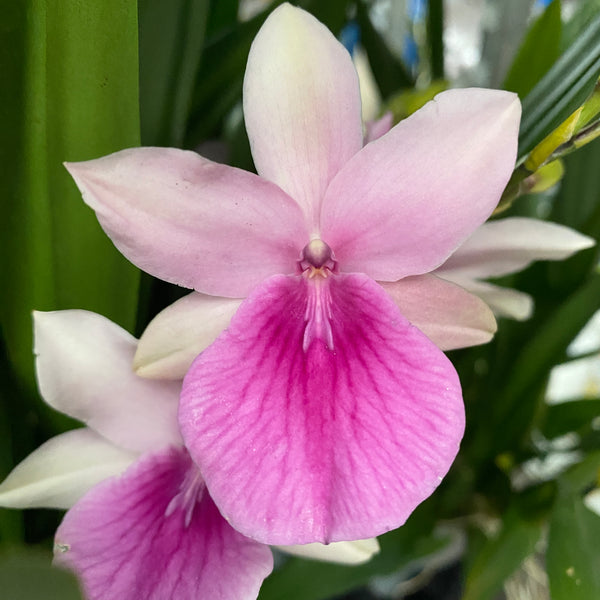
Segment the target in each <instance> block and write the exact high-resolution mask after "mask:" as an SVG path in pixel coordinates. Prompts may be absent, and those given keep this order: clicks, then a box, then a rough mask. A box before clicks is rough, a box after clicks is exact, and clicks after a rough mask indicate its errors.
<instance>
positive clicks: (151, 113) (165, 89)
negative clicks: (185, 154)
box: [139, 0, 208, 146]
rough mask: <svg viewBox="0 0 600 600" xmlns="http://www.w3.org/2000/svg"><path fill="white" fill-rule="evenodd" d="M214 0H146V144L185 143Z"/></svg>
mask: <svg viewBox="0 0 600 600" xmlns="http://www.w3.org/2000/svg"><path fill="white" fill-rule="evenodd" d="M207 15H208V0H174V1H171V2H164V1H163V0H140V2H139V18H140V24H139V29H140V110H141V130H142V143H143V144H144V145H151V146H181V145H182V143H183V138H184V134H185V127H186V124H187V119H188V116H189V110H190V104H191V99H192V91H193V87H194V82H195V80H196V74H197V71H198V67H199V64H200V57H201V54H202V48H203V42H204V31H205V28H206V21H207Z"/></svg>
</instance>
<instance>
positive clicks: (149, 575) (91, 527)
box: [55, 449, 273, 600]
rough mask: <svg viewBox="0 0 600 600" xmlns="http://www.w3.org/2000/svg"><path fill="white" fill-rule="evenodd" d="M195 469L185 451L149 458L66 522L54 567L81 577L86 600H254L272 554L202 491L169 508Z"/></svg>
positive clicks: (98, 490) (99, 490) (103, 487)
mask: <svg viewBox="0 0 600 600" xmlns="http://www.w3.org/2000/svg"><path fill="white" fill-rule="evenodd" d="M192 469H193V470H195V467H194V466H193V464H192V462H191V460H190V459H189V456H188V455H187V453H185V451H183V450H175V449H172V450H166V451H162V452H160V453H156V454H153V455H150V456H147V457H146V458H144V459H141V460H139V461H138V462H137V463H135V464H134V465H133V466H132V467H131V468H130V469H129V470H128V471H126V473H125V474H124V475H123V476H121V477H119V478H113V479H110V480H108V481H106V482H104V483H102V484H100V485H98V486H96V487H95V488H94V489H93V490H91V491H90V492H89V493H88V494H86V495H85V496H84V497H83V498H82V499H81V500H80V501H79V502H78V503H77V504H76V505H75V506H74V507H73V508H72V509H71V510H70V511H69V512H68V513H67V514H66V515H65V518H64V520H63V522H62V524H61V525H60V527H59V528H58V531H57V532H56V538H55V564H57V565H59V566H61V567H65V568H67V569H70V570H72V571H74V572H75V573H76V574H77V575H78V577H79V578H80V580H81V582H82V586H83V588H84V590H85V594H86V598H88V600H115V599H119V598H123V599H124V598H133V597H135V599H136V600H165V599H167V598H173V599H175V598H176V599H177V600H196V599H198V598H210V599H215V600H246V599H247V600H252V599H254V598H256V597H257V595H258V590H259V588H260V585H261V583H262V580H263V579H264V578H265V577H266V576H267V575H268V574H269V573H270V572H271V569H272V560H273V559H272V556H271V551H270V550H269V548H267V547H266V546H264V545H262V544H258V543H256V542H254V541H252V540H250V539H248V538H245V537H244V536H242V535H240V534H239V533H237V532H236V531H235V530H234V529H232V528H231V526H230V525H229V524H228V523H227V522H226V521H225V520H224V519H223V517H221V515H220V514H219V511H218V510H217V508H216V506H215V505H214V503H213V502H212V500H211V499H210V496H209V495H208V494H207V493H206V490H204V491H202V489H201V488H199V492H200V493H199V495H198V498H197V499H196V498H191V499H190V502H191V503H192V504H188V505H181V506H178V505H177V503H175V508H174V509H173V506H174V504H173V503H172V501H173V498H175V497H176V496H177V494H178V493H179V492H180V491H181V490H182V489H183V488H184V487H185V486H186V481H187V480H189V479H190V474H191V475H192V476H193V475H194V474H193V473H191V470H192ZM192 491H194V490H192ZM188 509H189V511H191V512H189V511H188ZM186 521H187V524H186Z"/></svg>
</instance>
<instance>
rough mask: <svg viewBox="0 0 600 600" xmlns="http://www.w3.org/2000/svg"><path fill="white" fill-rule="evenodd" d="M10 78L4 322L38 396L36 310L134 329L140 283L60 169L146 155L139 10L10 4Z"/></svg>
mask: <svg viewBox="0 0 600 600" xmlns="http://www.w3.org/2000/svg"><path fill="white" fill-rule="evenodd" d="M10 6H12V8H11V10H10V13H11V14H10V19H9V22H8V24H7V25H5V27H6V28H7V29H8V32H7V35H6V36H3V41H2V44H3V48H2V53H0V55H1V59H0V60H2V64H0V68H2V73H3V76H4V78H5V80H6V81H9V80H10V82H11V85H8V86H2V91H1V92H0V111H1V113H2V114H3V116H4V119H3V123H5V124H6V129H4V130H3V138H4V139H3V142H4V144H3V145H2V156H1V159H2V163H3V164H4V170H3V173H4V175H3V177H2V179H1V183H0V186H1V187H0V193H1V195H2V198H3V201H2V205H1V207H0V211H1V212H0V222H1V225H0V227H1V228H2V231H1V232H0V240H1V243H2V256H3V257H4V264H3V268H2V270H1V275H0V277H1V279H0V288H1V289H2V295H1V297H0V319H1V322H2V329H3V333H4V336H5V338H6V342H7V345H8V352H9V357H10V359H11V361H12V363H13V365H14V367H15V369H16V371H17V374H18V376H19V378H20V379H21V381H22V382H26V384H27V385H30V386H31V385H32V382H33V373H32V371H33V368H32V365H33V361H32V350H31V311H32V309H39V310H51V309H58V308H73V307H77V308H83V309H88V310H93V311H97V312H100V313H102V314H104V315H106V316H108V317H109V318H111V319H113V320H115V321H117V322H118V323H120V324H121V325H123V326H125V327H128V328H130V329H131V328H132V327H133V325H134V320H135V312H136V305H137V287H138V279H139V275H138V272H137V270H136V269H135V268H134V267H132V266H131V265H130V264H129V263H128V262H127V261H126V260H125V259H124V258H123V257H122V256H121V255H120V254H119V253H118V252H117V250H116V249H115V248H114V247H113V245H112V243H111V242H110V240H109V239H108V238H107V236H106V235H105V234H104V233H103V231H102V230H101V228H100V226H99V225H98V222H97V220H96V217H95V216H94V214H93V212H92V211H91V210H90V209H89V208H87V207H86V206H85V205H84V203H83V201H82V200H81V195H80V193H79V192H78V190H77V188H76V187H75V185H74V183H73V182H72V180H71V178H70V177H69V175H68V174H67V172H66V170H65V169H64V168H63V166H62V162H63V161H65V160H69V161H77V160H85V159H89V158H94V157H98V156H102V155H104V154H108V153H109V152H113V151H115V150H119V149H121V148H124V147H126V146H135V145H138V144H139V116H138V70H137V56H138V54H137V11H136V3H135V2H134V1H133V0H130V1H123V0H106V1H104V2H83V3H82V2H79V1H76V0H69V1H65V2H60V3H53V4H52V5H51V7H50V6H47V3H46V2H45V1H43V0H27V1H22V2H16V3H11V4H10Z"/></svg>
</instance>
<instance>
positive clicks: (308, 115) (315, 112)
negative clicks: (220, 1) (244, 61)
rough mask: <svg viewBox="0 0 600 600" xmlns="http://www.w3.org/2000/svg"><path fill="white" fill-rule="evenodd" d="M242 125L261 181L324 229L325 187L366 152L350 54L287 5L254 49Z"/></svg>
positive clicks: (271, 18) (268, 22)
mask: <svg viewBox="0 0 600 600" xmlns="http://www.w3.org/2000/svg"><path fill="white" fill-rule="evenodd" d="M244 119H245V122H246V129H247V131H248V137H249V139H250V146H251V148H252V156H253V158H254V164H255V165H256V169H257V171H258V173H259V174H260V175H262V176H263V177H265V178H267V179H269V180H270V181H273V182H275V183H276V184H277V185H279V186H280V187H281V188H282V189H284V190H285V191H286V192H287V193H288V194H289V195H290V196H291V197H292V198H294V199H295V200H296V201H297V202H298V204H300V206H301V207H302V209H303V210H304V213H305V215H306V218H307V221H308V223H309V225H310V226H311V227H312V228H313V229H314V228H315V227H316V226H317V225H318V214H319V212H318V211H319V206H320V203H321V200H322V198H323V195H324V193H325V189H326V188H327V185H328V184H329V182H330V181H331V179H332V178H333V176H334V175H335V174H336V173H337V172H338V171H339V169H340V168H341V167H342V166H343V165H344V163H345V162H346V161H347V160H348V159H349V158H350V157H351V156H352V155H353V154H354V153H356V152H358V151H359V150H360V148H361V147H362V124H361V108H360V92H359V85H358V77H357V75H356V71H355V69H354V66H353V64H352V59H351V58H350V55H349V54H348V52H347V50H346V49H345V48H344V47H343V46H342V45H341V44H340V43H339V42H338V41H337V40H336V39H335V38H334V36H333V35H332V34H331V32H330V31H329V30H328V29H327V28H326V27H325V26H324V25H323V24H321V23H319V21H317V20H316V19H315V18H314V17H313V16H312V15H310V14H309V13H307V12H305V11H303V10H301V9H299V8H296V7H294V6H291V5H290V4H284V5H282V6H280V7H279V8H277V9H275V10H274V11H273V12H272V13H271V15H270V16H269V18H268V19H267V20H266V21H265V24H264V25H263V26H262V28H261V30H260V31H259V32H258V35H257V36H256V38H255V39H254V42H253V43H252V48H251V49H250V55H249V57H248V65H247V67H246V75H245V78H244Z"/></svg>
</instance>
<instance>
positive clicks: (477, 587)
mask: <svg viewBox="0 0 600 600" xmlns="http://www.w3.org/2000/svg"><path fill="white" fill-rule="evenodd" d="M541 533H542V523H541V522H538V521H529V520H525V519H523V518H522V517H521V516H520V515H519V513H518V511H517V510H514V509H511V510H509V511H508V512H507V513H506V515H505V516H504V519H503V522H502V529H501V531H500V533H499V534H498V535H497V537H494V538H492V539H490V540H488V541H487V542H486V543H485V544H484V545H483V546H482V547H481V548H480V551H479V553H478V554H477V556H476V558H475V560H474V561H473V563H472V565H471V568H470V569H469V571H468V573H467V576H466V584H465V592H464V596H463V600H491V599H492V598H495V597H496V596H497V594H498V592H500V591H501V590H502V584H503V583H504V581H505V580H506V579H507V578H508V577H510V575H512V573H513V572H514V571H516V570H517V568H518V567H519V565H521V563H522V562H523V561H524V560H525V559H526V558H527V557H528V556H529V555H530V554H532V553H533V551H534V549H535V545H536V543H537V541H538V540H539V538H540V535H541Z"/></svg>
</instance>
